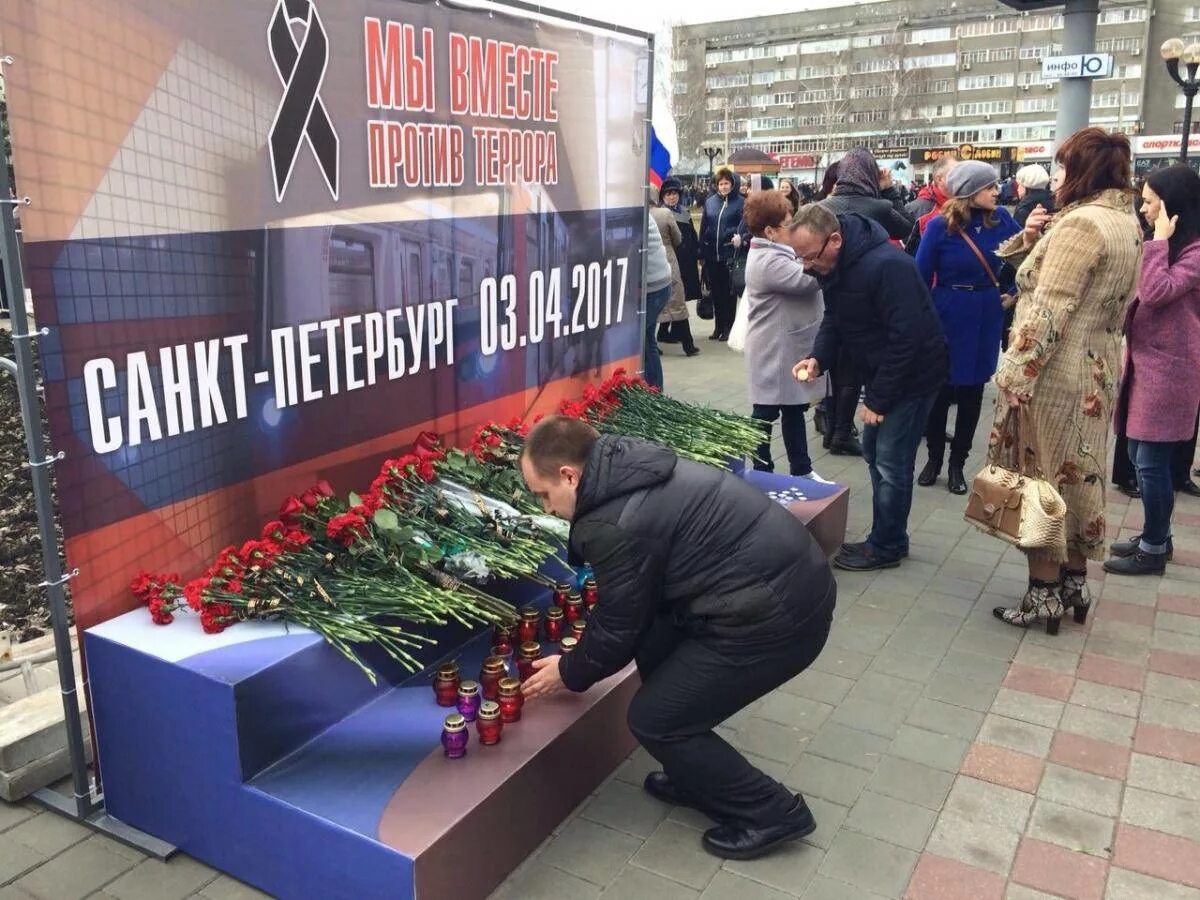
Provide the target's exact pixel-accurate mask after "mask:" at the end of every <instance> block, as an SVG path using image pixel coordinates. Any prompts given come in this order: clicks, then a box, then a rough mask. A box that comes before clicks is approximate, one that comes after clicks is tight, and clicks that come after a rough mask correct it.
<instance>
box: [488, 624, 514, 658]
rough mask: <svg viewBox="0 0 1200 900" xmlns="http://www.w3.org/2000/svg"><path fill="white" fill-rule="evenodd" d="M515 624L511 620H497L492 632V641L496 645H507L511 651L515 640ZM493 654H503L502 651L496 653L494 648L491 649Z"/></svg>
mask: <svg viewBox="0 0 1200 900" xmlns="http://www.w3.org/2000/svg"><path fill="white" fill-rule="evenodd" d="M516 636H517V626H516V624H515V623H513V622H497V623H496V628H495V630H494V631H493V633H492V643H493V644H495V646H496V647H507V648H508V652H509V653H511V652H512V649H513V647H514V646H515V644H516V640H517V637H516ZM492 655H493V656H503V655H504V654H502V653H496V652H495V648H493V651H492Z"/></svg>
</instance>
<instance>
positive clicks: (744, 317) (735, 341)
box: [727, 297, 750, 353]
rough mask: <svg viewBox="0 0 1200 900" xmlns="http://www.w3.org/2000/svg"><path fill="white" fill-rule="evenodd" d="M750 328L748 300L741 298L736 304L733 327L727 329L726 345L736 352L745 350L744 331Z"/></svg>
mask: <svg viewBox="0 0 1200 900" xmlns="http://www.w3.org/2000/svg"><path fill="white" fill-rule="evenodd" d="M749 330H750V300H749V298H747V297H743V298H742V302H741V303H739V304H738V308H737V315H736V316H734V319H733V327H732V328H730V329H729V340H728V342H727V343H728V345H729V349H730V350H736V351H737V352H738V353H745V352H746V332H747V331H749Z"/></svg>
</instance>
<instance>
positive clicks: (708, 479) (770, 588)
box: [559, 435, 836, 691]
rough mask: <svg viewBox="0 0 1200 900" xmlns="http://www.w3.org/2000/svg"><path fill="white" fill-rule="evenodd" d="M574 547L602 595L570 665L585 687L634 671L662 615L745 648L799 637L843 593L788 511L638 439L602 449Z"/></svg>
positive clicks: (566, 678) (577, 685)
mask: <svg viewBox="0 0 1200 900" xmlns="http://www.w3.org/2000/svg"><path fill="white" fill-rule="evenodd" d="M570 549H571V558H572V562H573V563H574V564H576V565H578V564H580V563H582V562H584V561H586V562H588V563H590V564H591V565H592V567H593V569H594V570H595V573H596V582H597V586H598V588H599V591H600V603H599V605H598V606H597V607H596V610H595V612H594V613H593V615H592V619H591V621H590V622H589V623H588V627H587V631H586V632H585V634H584V638H583V640H582V641H581V642H580V644H579V647H578V648H577V649H576V650H575V651H574V652H573V653H569V654H567V655H565V656H564V657H563V658H562V660H561V662H560V663H559V672H560V674H561V676H562V679H563V682H564V683H565V684H566V686H567V687H568V688H570V689H571V690H573V691H584V690H587V689H588V688H589V687H590V686H591V685H592V684H594V683H595V682H597V681H599V680H600V679H601V678H605V677H607V676H609V675H612V674H613V673H614V672H618V671H620V669H622V668H623V667H624V666H625V665H626V664H627V663H629V661H630V660H632V659H633V657H634V654H635V653H636V651H637V649H638V645H639V643H640V641H641V638H642V636H643V635H644V634H645V633H646V631H647V629H648V628H649V627H650V625H651V623H652V622H653V621H654V618H655V616H658V615H663V616H669V617H671V618H672V619H673V621H674V622H675V624H676V625H677V626H678V627H680V628H681V629H682V630H683V631H684V632H685V633H687V634H690V635H695V636H697V637H704V638H706V639H707V640H710V641H711V642H712V643H713V645H714V646H726V647H730V648H736V647H737V646H739V645H754V644H761V643H764V642H770V643H774V642H777V641H780V640H787V639H788V637H789V636H790V635H795V634H797V633H800V632H802V631H803V630H804V627H805V623H806V622H807V621H808V619H809V618H810V617H812V616H813V615H814V614H815V613H817V612H820V611H822V610H824V609H826V608H827V607H828V606H829V605H830V604H832V603H833V602H834V598H835V597H836V586H835V584H834V581H833V575H832V573H831V572H830V570H829V564H828V563H827V562H826V560H825V556H824V554H823V553H822V551H821V548H820V546H818V544H817V542H816V541H815V540H814V539H813V537H812V536H811V535H810V534H809V533H808V529H806V528H805V527H804V526H803V525H802V524H801V523H800V522H799V521H798V520H797V519H796V518H795V517H794V516H793V515H792V514H791V513H789V512H788V511H787V510H786V509H784V507H783V506H781V505H779V504H778V503H776V502H775V501H773V500H771V499H770V498H769V497H767V496H766V494H764V493H762V492H761V491H759V490H758V489H757V488H754V487H752V486H751V485H749V484H747V483H746V482H745V481H743V480H742V479H740V478H738V477H737V476H735V475H733V474H731V473H729V472H726V471H724V470H721V469H716V468H713V467H711V466H704V465H700V464H699V463H693V462H689V461H687V460H682V459H679V458H678V457H677V456H676V455H675V454H674V453H672V452H671V451H670V450H668V449H667V448H665V447H661V446H659V445H657V444H651V443H647V442H645V441H638V440H634V439H632V438H624V437H613V436H609V435H605V436H603V437H601V438H600V440H599V441H598V442H597V443H596V445H595V447H594V448H593V449H592V452H591V455H590V456H589V457H588V461H587V464H586V466H585V467H584V470H583V476H582V478H581V480H580V484H579V492H578V495H577V498H576V509H575V518H574V521H573V523H572V525H571V542H570Z"/></svg>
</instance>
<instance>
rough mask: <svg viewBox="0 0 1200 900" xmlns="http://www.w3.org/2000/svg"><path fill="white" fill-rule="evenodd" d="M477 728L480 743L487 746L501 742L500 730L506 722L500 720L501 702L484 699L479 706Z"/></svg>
mask: <svg viewBox="0 0 1200 900" xmlns="http://www.w3.org/2000/svg"><path fill="white" fill-rule="evenodd" d="M475 728H476V729H477V730H478V731H479V743H481V744H482V745H483V746H485V747H490V746H491V745H492V744H498V743H500V732H501V730H502V729H503V728H504V723H503V722H502V721H501V720H500V704H498V703H495V702H493V701H491V700H485V701H483V704H482V705H481V706H480V707H479V717H478V718H477V719H476V720H475Z"/></svg>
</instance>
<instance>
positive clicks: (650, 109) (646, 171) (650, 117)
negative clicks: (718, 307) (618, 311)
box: [638, 35, 658, 375]
mask: <svg viewBox="0 0 1200 900" xmlns="http://www.w3.org/2000/svg"><path fill="white" fill-rule="evenodd" d="M647 43H648V45H649V48H650V60H649V62H648V63H647V66H648V68H647V72H648V73H649V75H648V77H647V85H646V142H645V145H646V159H645V161H644V163H643V165H642V183H643V184H645V186H646V187H645V191H646V196H645V198H644V199H643V201H642V226H643V227H642V248H641V257H642V273H641V274H642V278H641V281H642V290H641V296H640V297H639V299H638V322H639V323H640V325H641V332H642V333H641V335H639V337H638V346H640V347H641V348H642V352H641V356H640V357H639V358H638V374H639V375H645V374H646V350H647V347H646V333H647V332H648V331H649V330H650V328H652V327H653V326H652V325H651V323H649V322H647V321H646V316H647V315H648V312H647V309H646V240H647V238H648V236H649V233H648V229H650V228H657V227H658V226H657V225H655V224H654V222H653V221H652V220H651V219H650V177H649V176H650V136H651V133H652V132H653V130H654V35H649V36H648V38H647Z"/></svg>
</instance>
